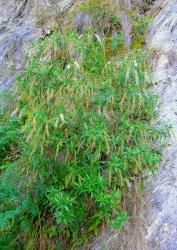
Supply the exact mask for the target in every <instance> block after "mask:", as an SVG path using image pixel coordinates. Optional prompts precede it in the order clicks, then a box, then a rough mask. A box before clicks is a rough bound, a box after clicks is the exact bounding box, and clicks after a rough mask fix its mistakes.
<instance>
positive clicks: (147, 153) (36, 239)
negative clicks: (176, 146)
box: [0, 27, 165, 249]
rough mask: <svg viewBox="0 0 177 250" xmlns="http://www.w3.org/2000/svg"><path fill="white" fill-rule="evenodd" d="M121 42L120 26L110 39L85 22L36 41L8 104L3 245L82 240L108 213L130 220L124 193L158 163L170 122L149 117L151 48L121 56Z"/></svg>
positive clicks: (2, 137) (0, 182)
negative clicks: (161, 124) (123, 204)
mask: <svg viewBox="0 0 177 250" xmlns="http://www.w3.org/2000/svg"><path fill="white" fill-rule="evenodd" d="M119 28H120V27H119ZM122 43H123V40H122V36H120V34H117V35H116V34H113V35H111V36H109V48H108V45H107V44H106V39H105V38H102V37H100V36H99V35H98V34H96V33H95V32H94V31H93V30H89V29H88V30H86V31H85V32H84V33H83V34H82V35H81V36H79V35H78V34H77V33H76V32H69V33H67V34H66V35H65V36H63V35H62V34H61V33H60V32H57V31H54V33H53V34H52V35H51V36H48V37H47V38H46V39H43V40H39V41H38V42H35V43H34V44H33V47H32V50H31V51H30V53H31V54H30V55H29V59H28V67H27V70H26V73H25V75H24V76H22V77H19V78H18V79H17V83H16V92H15V94H14V100H13V101H12V103H11V105H10V106H8V107H6V108H5V110H4V112H3V113H2V114H1V124H0V171H1V177H0V245H1V246H2V248H3V249H65V248H66V249H69V248H71V246H72V247H73V248H76V247H77V246H78V245H80V244H82V243H83V242H85V241H86V239H87V238H88V235H89V234H91V233H92V232H93V233H96V234H97V233H98V230H99V228H100V226H101V225H102V224H103V223H108V222H111V221H112V225H113V226H114V227H115V228H120V227H121V226H122V223H123V222H124V221H125V220H127V218H128V215H127V214H126V211H122V210H121V200H122V197H123V196H124V195H125V194H126V192H127V190H128V188H130V184H131V183H132V181H134V180H135V179H136V178H137V177H138V176H145V175H146V173H149V172H151V171H153V170H154V169H155V168H156V166H157V164H158V162H159V161H160V160H161V153H160V150H159V148H158V147H157V144H158V143H157V142H161V140H162V138H163V137H164V136H165V132H164V129H161V128H160V127H155V126H154V125H153V123H152V121H153V120H154V119H156V117H157V112H156V105H157V97H156V96H154V95H152V94H151V93H150V87H151V85H152V82H151V75H150V74H151V73H150V72H151V67H150V65H149V62H148V60H149V55H148V54H147V53H146V52H144V51H143V50H137V51H136V50H134V51H131V52H129V53H128V52H127V53H126V54H124V55H123V56H122V53H121V54H119V48H120V47H121V46H122ZM107 50H109V52H110V51H111V53H107ZM108 54H109V56H108ZM110 54H111V55H114V56H112V57H111V58H110ZM9 117H10V118H9Z"/></svg>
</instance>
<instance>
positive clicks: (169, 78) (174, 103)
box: [147, 0, 177, 250]
mask: <svg viewBox="0 0 177 250" xmlns="http://www.w3.org/2000/svg"><path fill="white" fill-rule="evenodd" d="M153 13H154V20H153V24H152V26H151V32H150V36H149V41H148V43H147V44H148V45H149V47H150V48H153V49H155V50H156V51H157V55H158V59H157V61H156V65H155V68H154V81H155V83H156V84H157V85H156V86H157V87H156V88H155V91H156V92H157V93H159V94H160V95H161V98H162V101H163V105H162V107H161V110H160V119H161V120H162V121H163V122H167V123H168V124H171V125H172V126H173V134H172V137H171V139H170V140H169V141H168V144H169V146H168V147H166V148H165V149H164V162H163V164H162V165H161V167H160V173H159V174H158V175H157V176H156V178H155V179H152V181H151V195H150V209H149V211H148V214H149V216H148V218H149V220H148V223H149V226H148V231H147V241H148V248H149V249H159V250H176V249H177V1H176V0H165V1H164V0H163V1H157V3H156V5H155V7H154V10H153Z"/></svg>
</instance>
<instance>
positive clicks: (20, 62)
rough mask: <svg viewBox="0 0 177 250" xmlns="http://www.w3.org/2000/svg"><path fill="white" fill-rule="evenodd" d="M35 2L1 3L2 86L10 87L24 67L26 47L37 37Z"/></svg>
mask: <svg viewBox="0 0 177 250" xmlns="http://www.w3.org/2000/svg"><path fill="white" fill-rule="evenodd" d="M32 10H33V2H32V1H30V2H29V1H26V0H23V1H20V0H9V1H1V3H0V12H1V13H2V14H1V17H0V88H5V87H6V88H8V87H9V86H10V85H11V83H12V82H13V81H14V79H15V76H16V74H19V73H21V72H22V70H23V68H24V49H25V47H26V45H27V44H28V43H29V42H30V41H32V40H34V39H35V37H36V36H35V29H34V28H33V22H34V19H33V17H32Z"/></svg>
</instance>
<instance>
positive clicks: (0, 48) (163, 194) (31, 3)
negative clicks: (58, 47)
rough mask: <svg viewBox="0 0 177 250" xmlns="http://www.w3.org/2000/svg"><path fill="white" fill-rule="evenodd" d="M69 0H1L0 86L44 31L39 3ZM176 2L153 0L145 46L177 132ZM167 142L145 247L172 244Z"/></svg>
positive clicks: (172, 187) (173, 174) (165, 114)
mask: <svg viewBox="0 0 177 250" xmlns="http://www.w3.org/2000/svg"><path fill="white" fill-rule="evenodd" d="M58 2H59V3H58ZM72 2H73V1H67V0H63V1H57V3H55V1H52V0H51V1H45V0H43V1H42V0H38V1H35V0H0V13H1V16H0V89H4V88H9V87H10V86H11V85H12V82H13V81H14V80H15V77H16V75H17V74H20V73H22V72H23V70H24V68H25V49H26V47H27V46H28V44H29V43H30V42H31V41H33V40H34V39H36V38H39V37H41V36H42V35H43V32H45V30H43V27H40V26H39V25H36V22H37V20H36V19H37V16H36V13H37V10H38V9H39V8H43V7H44V8H47V9H48V10H50V9H51V8H53V6H56V7H57V8H61V9H62V8H64V7H65V6H67V5H68V4H71V3H72ZM122 2H123V4H124V5H125V7H126V8H128V9H131V8H132V6H134V4H135V2H136V5H137V4H138V5H139V6H140V8H145V9H146V8H148V7H149V4H151V3H153V2H154V1H151V0H149V1H148V0H147V1H143V0H139V1H133V0H132V1H131V0H122ZM53 4H54V5H53ZM176 6H177V1H176V0H168V1H167V0H166V1H157V4H156V5H155V7H154V21H153V24H152V26H151V32H150V36H149V41H148V44H149V47H150V48H155V49H156V50H157V61H156V65H155V69H154V71H155V73H154V81H155V82H156V83H158V87H157V88H156V91H158V92H159V93H160V94H161V96H162V98H163V101H164V105H163V107H162V111H161V119H163V120H164V122H168V123H170V124H172V125H173V127H174V132H175V134H176V133H177V122H176V121H177V119H176V99H177V98H176V93H177V88H176V79H177V74H176V67H177V63H176V58H177V55H176V51H177V50H176V47H177V40H176V32H177V28H176V27H177V18H176V12H177V8H176ZM122 18H124V20H125V21H124V22H123V25H124V27H123V29H124V30H125V32H127V33H126V39H127V44H129V43H130V24H129V21H128V19H127V17H126V16H125V15H123V16H122ZM127 27H128V29H127ZM169 143H170V144H171V146H170V147H169V148H167V149H166V150H165V155H166V158H165V161H164V164H163V166H162V167H161V171H160V174H159V175H158V176H157V177H156V179H155V180H152V192H151V196H150V204H151V208H150V210H149V219H148V224H149V225H148V227H147V228H148V230H147V239H148V242H149V243H148V244H149V246H148V249H156V248H160V249H162V250H171V249H177V240H176V239H177V208H176V207H177V206H176V199H177V191H176V187H177V183H176V179H177V157H176V151H177V147H176V144H177V142H176V139H173V140H171V141H170V142H169ZM140 230H141V228H140ZM143 232H144V231H143ZM144 236H145V237H146V235H144ZM117 237H118V234H115V235H114V236H113V237H112V236H110V237H108V238H109V239H108V242H109V243H110V245H111V242H112V241H114V246H115V247H112V248H111V249H117V245H116V243H117V239H116V238H117ZM115 239H116V240H115ZM100 245H101V247H100ZM136 247H137V245H136V246H135V247H134V248H133V247H132V248H131V250H133V249H137V248H136ZM97 249H102V244H99V247H98V248H97ZM140 249H141V250H142V249H143V248H140ZM138 250H139V249H138Z"/></svg>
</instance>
